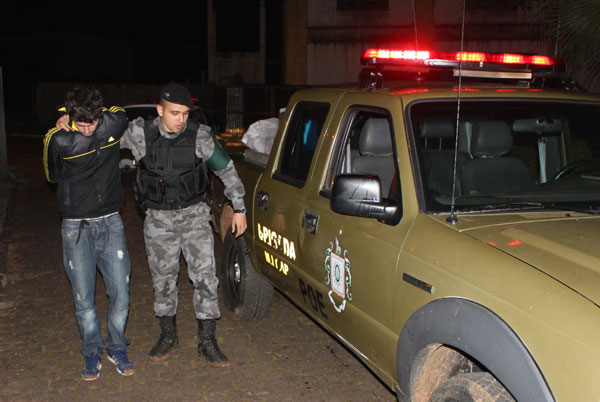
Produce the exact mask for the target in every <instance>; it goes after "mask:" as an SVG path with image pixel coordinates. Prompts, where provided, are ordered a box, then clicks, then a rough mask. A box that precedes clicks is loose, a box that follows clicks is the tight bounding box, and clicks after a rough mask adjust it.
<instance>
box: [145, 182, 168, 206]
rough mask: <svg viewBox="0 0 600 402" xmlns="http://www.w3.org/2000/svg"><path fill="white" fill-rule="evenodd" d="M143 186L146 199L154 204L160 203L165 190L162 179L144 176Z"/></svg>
mask: <svg viewBox="0 0 600 402" xmlns="http://www.w3.org/2000/svg"><path fill="white" fill-rule="evenodd" d="M144 184H145V188H146V194H145V195H146V199H147V200H149V201H153V202H156V203H161V202H162V200H163V198H164V194H165V188H164V183H163V181H162V179H161V178H159V177H148V176H146V178H145V180H144Z"/></svg>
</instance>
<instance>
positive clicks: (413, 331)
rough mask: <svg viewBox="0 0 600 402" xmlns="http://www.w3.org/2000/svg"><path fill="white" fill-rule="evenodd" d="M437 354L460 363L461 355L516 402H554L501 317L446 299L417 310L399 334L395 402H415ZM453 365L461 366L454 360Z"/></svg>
mask: <svg viewBox="0 0 600 402" xmlns="http://www.w3.org/2000/svg"><path fill="white" fill-rule="evenodd" d="M440 348H443V349H440ZM436 350H438V351H440V350H445V351H446V353H445V355H438V356H437V359H441V360H444V359H460V357H458V356H463V354H464V355H467V356H470V357H472V358H473V359H475V360H476V362H478V363H479V364H481V365H482V366H484V367H485V369H487V370H488V371H489V372H490V373H492V374H493V375H494V376H495V377H496V378H497V379H498V380H499V381H500V382H502V384H504V386H505V387H506V389H507V390H508V391H509V392H510V393H511V394H512V395H513V396H514V398H515V399H516V400H519V401H521V400H522V401H554V400H555V399H554V396H553V395H552V392H551V390H550V388H549V386H548V384H547V383H546V380H545V378H544V376H543V374H542V373H541V371H540V369H539V368H538V366H537V364H536V362H535V360H534V359H533V357H532V356H531V354H530V353H529V351H528V349H527V348H526V347H525V345H524V344H523V342H522V341H521V339H520V338H519V337H518V336H517V335H516V334H515V332H514V331H513V330H512V329H511V328H510V327H509V326H508V325H507V324H506V323H505V322H504V321H503V320H502V319H501V318H500V317H498V316H497V315H496V314H494V313H493V312H492V311H490V310H489V309H487V308H485V307H483V306H481V305H479V304H477V303H474V302H472V301H469V300H465V299H460V298H446V299H439V300H435V301H432V302H430V303H428V304H427V305H425V306H423V307H422V308H420V309H419V310H417V311H416V312H415V313H414V314H413V315H412V316H411V317H410V318H409V320H408V321H407V322H406V324H405V325H404V328H403V329H402V332H401V333H400V337H399V339H398V348H397V352H396V373H397V375H398V385H397V389H396V393H397V396H398V399H399V400H400V401H409V400H414V398H413V395H412V392H414V391H415V389H416V387H417V384H418V381H419V377H420V376H422V375H424V371H425V368H426V366H427V364H428V361H430V359H431V358H432V356H433V355H434V354H435V352H436ZM456 351H458V352H460V353H458V352H456ZM457 355H458V356H457ZM438 363H440V362H439V361H438V362H437V363H436V365H435V366H436V368H437V370H439V364H438ZM455 364H463V363H461V362H459V361H458V360H456V361H455ZM449 375H451V374H447V377H448V376H449ZM431 391H433V389H431ZM415 396H416V395H415Z"/></svg>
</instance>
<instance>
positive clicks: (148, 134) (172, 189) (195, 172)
mask: <svg viewBox="0 0 600 402" xmlns="http://www.w3.org/2000/svg"><path fill="white" fill-rule="evenodd" d="M150 123H151V121H146V124H145V127H144V134H145V138H146V155H145V156H144V157H143V158H142V159H141V160H140V165H139V167H138V175H137V185H138V190H139V191H140V193H141V194H140V196H141V197H143V200H144V201H145V206H146V207H147V208H150V209H168V210H172V209H179V208H185V207H188V206H190V205H194V204H197V203H198V202H201V201H203V200H204V195H205V192H206V186H207V183H208V177H207V173H206V166H205V163H204V162H203V161H202V159H201V158H198V157H197V156H196V133H197V132H198V125H197V124H196V123H194V122H191V121H189V122H188V124H187V128H186V130H185V131H184V132H183V133H181V134H179V135H178V136H177V137H175V138H173V139H168V138H165V137H163V136H162V135H161V134H160V131H159V129H158V126H157V125H151V124H150Z"/></svg>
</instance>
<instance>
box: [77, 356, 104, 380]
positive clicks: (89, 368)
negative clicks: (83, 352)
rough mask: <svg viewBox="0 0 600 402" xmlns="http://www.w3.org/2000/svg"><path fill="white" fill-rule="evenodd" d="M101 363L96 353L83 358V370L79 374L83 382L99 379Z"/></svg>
mask: <svg viewBox="0 0 600 402" xmlns="http://www.w3.org/2000/svg"><path fill="white" fill-rule="evenodd" d="M101 368H102V361H101V359H100V355H99V354H98V353H92V354H91V355H89V356H87V357H86V358H85V370H83V371H82V372H81V376H82V377H83V379H84V380H85V381H94V380H97V379H98V377H100V369H101Z"/></svg>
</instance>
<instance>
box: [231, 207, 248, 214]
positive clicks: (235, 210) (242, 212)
mask: <svg viewBox="0 0 600 402" xmlns="http://www.w3.org/2000/svg"><path fill="white" fill-rule="evenodd" d="M233 212H235V213H236V214H244V215H246V208H240V209H234V210H233Z"/></svg>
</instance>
